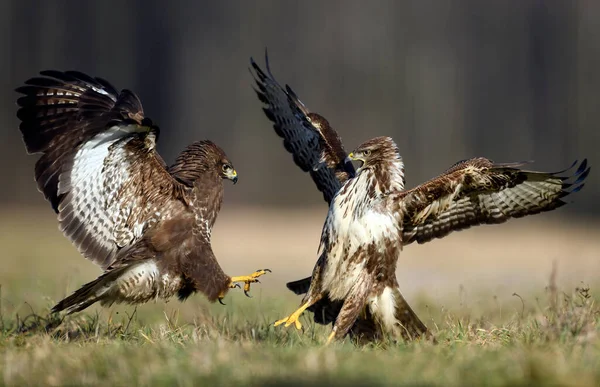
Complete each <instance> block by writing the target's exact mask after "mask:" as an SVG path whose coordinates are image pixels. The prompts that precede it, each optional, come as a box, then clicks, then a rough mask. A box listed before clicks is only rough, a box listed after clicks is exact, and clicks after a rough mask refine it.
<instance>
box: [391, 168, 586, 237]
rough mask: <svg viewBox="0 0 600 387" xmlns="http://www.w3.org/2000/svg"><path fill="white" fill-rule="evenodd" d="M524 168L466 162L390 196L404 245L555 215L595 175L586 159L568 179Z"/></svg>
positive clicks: (557, 173) (555, 173)
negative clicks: (484, 226) (543, 214)
mask: <svg viewBox="0 0 600 387" xmlns="http://www.w3.org/2000/svg"><path fill="white" fill-rule="evenodd" d="M522 164H523V163H512V164H494V163H493V162H492V161H490V160H488V159H485V158H474V159H470V160H465V161H461V162H459V163H457V164H455V165H454V166H453V167H452V168H450V169H449V170H447V171H446V172H445V173H444V174H442V175H440V176H438V177H437V178H435V179H432V180H429V181H428V182H426V183H424V184H422V185H420V186H418V187H416V188H414V189H411V190H408V191H404V192H399V193H396V194H393V195H391V196H390V200H389V202H388V205H389V206H390V209H391V210H392V211H394V212H395V213H396V214H398V218H399V221H400V222H401V223H402V230H403V233H402V238H403V243H404V244H409V243H412V242H414V241H417V242H418V243H425V242H428V241H430V240H432V239H434V238H442V237H444V236H446V235H448V234H449V233H450V232H452V231H457V230H462V229H465V228H468V227H471V226H475V225H479V224H495V223H503V222H505V221H507V220H508V219H510V218H519V217H523V216H526V215H533V214H537V213H540V212H545V211H551V210H554V209H556V208H558V207H561V206H562V205H564V204H566V203H565V202H564V201H563V200H562V198H564V197H565V196H566V195H569V194H571V193H573V192H577V191H579V190H580V189H581V188H582V187H583V181H584V180H585V178H586V177H587V176H588V174H589V172H590V168H588V167H587V160H583V162H582V163H581V164H580V165H579V168H577V170H576V172H575V173H574V174H573V175H571V176H566V177H564V176H559V174H561V173H563V172H565V171H566V170H565V171H561V172H554V173H547V172H536V171H526V170H521V169H519V168H517V167H518V166H520V165H522ZM575 164H576V162H575V163H574V164H573V165H572V166H571V168H572V167H573V166H575ZM569 169H570V168H569ZM569 179H574V181H573V182H572V183H568V180H569Z"/></svg>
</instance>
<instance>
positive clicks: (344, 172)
mask: <svg viewBox="0 0 600 387" xmlns="http://www.w3.org/2000/svg"><path fill="white" fill-rule="evenodd" d="M265 61H266V66H267V72H266V73H265V72H264V71H263V70H262V69H261V68H260V67H259V66H258V65H257V64H256V62H254V60H253V59H252V58H251V59H250V64H251V69H250V73H251V74H252V76H253V77H254V80H255V81H256V85H257V87H258V89H256V88H255V91H256V94H257V96H258V99H259V100H260V101H261V102H263V103H264V104H265V105H267V107H265V108H263V111H264V112H265V115H266V116H267V118H268V119H269V120H271V121H272V122H273V128H274V129H275V132H276V133H277V135H278V136H279V137H281V138H283V145H284V147H285V149H286V150H287V151H288V152H289V153H291V154H292V155H293V158H294V162H295V163H296V165H298V166H299V167H300V168H301V169H302V170H303V171H304V172H308V173H310V175H311V177H312V179H313V181H314V182H315V184H316V186H317V188H318V189H319V191H321V192H322V193H323V198H324V199H325V201H327V203H330V202H331V199H332V198H333V196H334V195H335V194H336V193H337V191H338V190H339V189H340V187H341V186H342V184H343V183H344V182H345V181H346V180H347V179H349V178H352V177H354V175H355V170H354V167H353V165H352V163H350V162H349V161H347V160H346V157H347V154H346V151H345V150H344V147H343V145H342V141H341V139H340V137H339V135H338V134H337V132H336V131H335V130H334V129H333V128H332V127H331V126H330V125H329V123H328V122H327V120H326V119H325V118H323V117H322V116H320V115H318V114H316V113H310V112H309V111H308V109H307V108H306V107H305V106H304V104H303V103H302V102H301V101H300V100H299V99H298V97H297V96H296V93H294V91H293V90H292V89H291V88H290V87H289V86H287V85H286V88H285V89H284V88H283V87H281V86H280V85H279V83H277V81H276V80H275V78H274V77H273V75H272V74H271V69H270V68H269V60H268V56H267V55H266V53H265Z"/></svg>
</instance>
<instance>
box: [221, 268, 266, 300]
mask: <svg viewBox="0 0 600 387" xmlns="http://www.w3.org/2000/svg"><path fill="white" fill-rule="evenodd" d="M270 272H271V270H270V269H262V270H257V271H255V272H254V273H252V274H250V275H241V276H238V277H231V281H229V287H230V288H235V287H239V284H238V283H237V282H243V283H244V294H245V295H246V296H248V297H250V295H249V294H248V292H249V291H250V284H252V283H255V282H260V281H259V280H258V277H260V276H261V275H265V274H267V273H270Z"/></svg>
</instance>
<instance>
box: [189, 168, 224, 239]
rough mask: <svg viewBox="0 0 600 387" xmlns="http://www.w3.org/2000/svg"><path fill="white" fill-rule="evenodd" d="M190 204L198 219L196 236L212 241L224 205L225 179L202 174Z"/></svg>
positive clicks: (196, 183)
mask: <svg viewBox="0 0 600 387" xmlns="http://www.w3.org/2000/svg"><path fill="white" fill-rule="evenodd" d="M190 202H191V203H190V204H191V206H192V209H193V212H194V216H195V219H196V221H195V225H194V230H193V232H194V234H197V235H199V236H201V237H203V238H206V239H208V240H210V237H211V232H212V228H213V226H214V224H215V221H216V220H217V215H218V214H219V210H220V209H221V203H223V179H221V177H220V176H219V175H217V174H216V173H212V172H206V173H204V174H202V175H201V176H200V177H199V178H198V179H196V180H195V181H194V187H193V188H192V194H191V201H190Z"/></svg>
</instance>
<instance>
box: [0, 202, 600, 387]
mask: <svg viewBox="0 0 600 387" xmlns="http://www.w3.org/2000/svg"><path fill="white" fill-rule="evenodd" d="M41 213H44V212H41ZM239 214H240V212H238V213H236V217H232V218H231V220H230V221H228V223H225V222H222V223H221V224H222V225H221V229H220V230H221V231H220V232H219V233H217V234H216V235H217V236H219V235H220V236H221V237H222V238H223V240H222V241H219V240H218V239H217V240H216V242H215V243H214V244H215V249H216V250H217V253H218V254H217V255H218V257H219V259H220V261H221V262H222V264H223V266H224V268H225V269H226V271H227V272H228V273H229V272H231V273H230V274H232V275H238V274H246V273H248V272H252V271H253V270H255V269H257V268H261V267H269V268H272V269H274V272H273V273H272V274H271V273H270V274H269V276H265V277H264V280H263V281H262V283H261V284H256V286H253V288H252V290H251V294H252V295H253V298H251V299H249V298H246V297H245V296H244V295H243V293H242V292H241V291H235V290H234V291H232V292H230V294H228V295H227V297H226V299H225V303H226V304H227V305H226V306H222V305H219V304H218V303H216V304H211V303H208V302H207V301H206V300H205V299H204V298H203V297H202V296H200V295H196V296H193V297H190V299H189V300H187V301H186V302H185V303H180V302H178V301H175V300H173V301H171V302H169V303H167V304H165V303H163V302H158V303H149V304H144V305H141V306H138V307H137V308H135V307H133V306H125V305H118V306H114V307H112V308H109V309H103V308H100V307H98V306H93V307H91V308H89V309H86V310H85V311H84V312H82V313H78V314H74V315H72V316H69V317H67V318H65V319H64V320H63V321H61V320H60V319H56V318H53V317H50V316H48V311H49V310H50V308H51V307H52V306H53V305H54V303H55V302H56V301H58V300H59V299H60V298H61V297H64V296H66V295H68V294H70V293H71V292H72V291H73V290H75V289H76V288H77V287H78V286H80V285H81V284H83V283H85V282H86V281H89V280H91V279H93V278H95V276H96V275H98V274H99V270H98V268H96V267H95V266H94V265H92V264H90V263H89V262H86V261H85V260H84V259H83V258H81V256H79V254H78V253H77V252H76V251H74V249H73V247H72V246H71V245H70V243H69V242H68V241H67V240H65V239H64V238H63V237H62V236H61V235H60V233H59V232H58V231H57V230H56V223H55V219H54V218H53V216H52V214H50V216H47V217H45V218H44V219H45V220H44V221H43V222H40V221H38V219H37V218H35V217H32V216H27V217H25V216H17V215H14V214H13V215H11V218H10V219H11V220H10V221H4V220H6V218H5V219H3V218H1V217H0V244H2V246H3V259H2V267H1V268H0V269H1V270H0V384H4V385H46V384H47V385H65V384H68V385H81V384H99V385H169V386H170V385H184V386H187V385H189V386H198V385H210V386H212V385H257V386H264V385H286V386H296V385H307V384H308V385H413V386H414V385H418V386H424V385H440V386H453V385H454V386H471V385H477V386H479V385H497V386H499V385H523V386H525V385H560V386H593V385H598V384H600V339H599V338H598V333H599V329H598V319H599V315H598V311H599V310H600V309H599V308H598V306H597V305H596V303H595V300H596V299H597V297H598V291H599V290H600V283H599V282H597V281H588V282H592V283H591V284H590V285H591V287H592V288H591V291H590V290H588V288H587V284H586V283H579V280H580V279H582V278H581V277H580V276H579V274H578V273H584V274H586V275H587V277H586V278H587V280H589V279H590V278H595V277H596V274H595V272H594V270H593V269H589V268H590V267H592V268H593V267H594V266H591V265H594V264H595V263H594V262H595V261H594V260H593V259H592V258H593V257H595V256H596V254H597V251H598V242H597V240H596V239H593V238H588V237H587V236H586V238H585V239H584V238H583V237H582V236H581V235H584V233H583V232H581V233H574V234H573V235H572V236H569V238H571V239H570V240H576V239H577V238H581V240H578V243H577V244H576V245H574V246H578V247H577V249H578V250H576V253H577V254H578V255H576V256H562V255H560V256H552V257H551V258H552V259H546V258H545V257H542V256H541V255H537V256H534V255H533V254H532V251H533V250H536V249H538V250H540V251H542V252H543V253H544V254H546V253H547V252H546V251H545V250H543V247H544V246H543V243H542V242H536V243H537V244H536V245H535V248H534V247H531V246H530V247H528V250H524V251H523V252H522V254H521V256H512V257H507V259H508V258H510V259H511V261H510V262H509V263H507V262H503V261H501V260H500V259H498V258H497V257H496V256H494V257H488V256H485V255H484V256H482V252H481V251H482V249H483V247H485V248H486V250H488V249H489V250H490V252H491V253H494V254H500V253H503V254H504V253H506V252H505V251H504V250H499V249H500V247H497V248H496V250H494V249H492V248H489V246H487V245H485V246H474V245H470V244H460V243H457V245H460V246H466V247H465V248H464V249H463V250H460V251H459V254H457V256H458V257H456V256H455V257H453V258H449V257H447V256H445V255H444V256H443V257H442V258H443V259H442V258H439V257H436V256H437V255H443V254H444V248H446V249H447V247H440V250H439V251H438V250H436V251H434V250H429V252H425V253H421V251H423V247H424V248H428V247H427V246H428V245H424V246H423V247H421V246H419V247H417V248H413V250H409V249H407V250H409V253H407V254H406V255H403V257H401V258H402V259H404V261H403V262H406V266H405V265H404V263H403V265H401V266H400V267H401V268H402V269H404V270H408V269H406V268H407V267H408V265H410V264H415V262H418V263H419V264H422V266H413V269H412V270H414V271H413V273H417V274H416V275H415V278H417V279H419V280H420V281H422V282H425V281H427V283H433V282H435V281H432V278H433V279H437V278H454V279H456V283H457V284H460V283H462V282H463V280H464V279H467V277H468V276H469V275H471V276H473V275H474V274H472V273H482V272H485V271H483V270H480V271H475V270H470V271H469V274H465V275H463V276H461V277H458V275H457V273H458V272H460V271H461V270H464V268H469V269H472V268H473V266H474V265H476V264H478V263H481V264H482V265H483V264H485V263H486V262H487V265H488V266H489V271H493V270H499V268H503V269H504V270H507V268H509V269H511V270H512V268H513V266H516V265H518V264H520V266H519V267H520V269H519V270H516V269H515V270H514V273H515V275H519V276H520V277H519V278H520V280H519V281H515V282H514V290H513V282H510V281H505V283H504V284H503V285H504V287H503V288H502V289H503V290H502V292H501V293H498V292H497V291H496V290H493V289H494V286H493V284H486V283H485V279H484V280H481V286H480V287H474V286H473V285H472V283H473V282H471V285H465V286H460V288H459V286H458V285H457V286H456V288H454V291H452V292H447V293H441V294H440V292H439V291H438V292H437V293H436V292H435V291H431V290H429V289H427V288H421V290H420V291H419V292H413V294H411V295H409V296H408V297H407V299H408V300H409V302H410V303H411V304H412V305H413V307H414V309H415V310H416V312H417V313H418V314H419V316H421V318H422V319H423V321H424V322H425V323H426V324H427V326H428V327H429V328H430V329H431V331H432V332H433V334H434V336H435V338H436V340H437V343H435V344H434V343H433V342H431V341H416V342H410V343H404V342H400V343H391V342H386V343H376V344H372V345H367V346H358V345H355V344H354V343H352V342H351V341H350V340H345V341H344V342H341V343H335V344H333V345H331V346H328V347H325V346H324V344H325V340H326V338H327V335H328V333H329V329H330V327H323V326H320V325H315V324H314V323H313V322H312V319H311V317H312V316H311V315H310V314H309V313H307V314H305V315H304V316H303V317H302V323H303V325H304V330H303V331H301V332H298V331H296V330H295V329H294V328H293V327H290V328H288V329H285V328H282V327H277V328H275V327H273V326H272V323H273V322H274V321H276V320H277V319H279V318H281V317H283V316H285V315H287V314H289V313H290V312H292V311H293V310H294V309H295V307H297V305H298V303H299V297H296V296H294V295H293V294H292V293H291V292H288V291H287V290H286V289H285V287H284V285H283V284H284V283H285V281H286V280H290V279H295V278H296V277H298V276H299V275H305V274H307V271H308V270H310V267H311V265H312V260H314V250H316V246H313V245H310V246H308V243H305V242H302V241H309V240H312V239H311V238H313V239H315V240H318V233H319V229H318V224H317V227H316V228H315V225H314V224H307V225H306V227H305V228H306V230H308V231H306V232H307V235H304V234H303V235H298V234H289V233H287V232H282V231H281V230H285V229H284V227H283V226H284V225H285V224H287V222H288V221H289V219H285V222H284V221H281V222H279V221H276V220H273V219H270V223H269V224H271V226H269V227H271V228H270V229H269V230H268V232H267V231H265V230H252V229H251V228H250V227H249V226H248V224H247V223H242V220H243V219H244V218H239V219H238V216H239ZM281 216H283V215H281ZM305 218H306V215H305V214H301V215H298V216H297V217H295V218H294V219H296V220H297V221H296V220H295V221H294V222H292V223H293V224H294V225H295V227H299V228H301V229H304V226H302V227H300V226H299V225H298V223H299V222H300V220H302V219H305ZM298 219H299V220H298ZM278 222H279V223H278ZM319 222H320V220H319ZM319 222H317V223H319ZM236 227H237V229H236ZM277 229H280V232H279V233H278V234H277V233H276V230H277ZM313 229H315V230H314V235H312V234H310V233H313ZM505 229H507V230H509V231H510V230H511V228H509V227H506V228H505ZM236 230H237V231H236ZM548 230H550V231H551V230H552V227H550V228H548ZM251 232H253V233H254V234H250V233H251ZM544 232H545V231H544ZM541 233H543V232H541ZM308 234H310V235H308ZM232 235H235V236H236V238H237V240H238V244H237V245H236V246H229V245H228V244H227V243H226V241H227V240H228V238H230V237H231V236H232ZM462 235H467V234H462ZM479 235H484V234H483V233H481V234H479ZM506 235H509V236H508V237H507V236H505V234H502V235H501V234H499V236H498V237H497V238H498V240H500V241H501V243H500V242H499V243H498V245H495V246H501V245H502V243H504V244H505V243H506V240H515V238H517V236H515V234H506ZM532 235H533V234H532ZM461 237H462V236H461ZM243 238H245V239H243ZM285 238H287V239H285ZM536 238H537V237H536ZM557 238H558V237H557V236H556V235H554V236H552V237H548V239H547V240H548V241H549V242H548V244H549V245H550V247H549V249H554V248H556V247H557V246H558V247H560V248H563V249H564V251H566V250H568V249H567V248H566V247H561V246H562V244H563V241H558V242H557V241H556V239H557ZM565 238H566V237H565ZM296 240H300V241H301V242H297V241H296ZM530 240H534V238H533V237H532V238H531V239H530ZM539 240H540V241H543V240H542V239H541V238H540V239H539ZM544 240H546V239H544ZM251 241H254V243H255V244H254V245H252V244H250V242H251ZM257 241H260V242H261V243H264V245H262V246H261V245H259V244H258V242H257ZM295 241H296V242H295ZM450 241H451V242H452V239H450ZM489 241H491V242H490V243H492V242H493V241H494V239H492V238H491V237H490V239H489ZM475 242H477V238H475ZM559 242H560V243H559ZM453 243H454V242H453ZM531 243H532V244H533V242H531ZM552 243H555V244H556V245H552ZM305 245H307V246H305ZM248 246H249V247H248ZM432 246H441V244H437V245H435V244H433V245H432ZM528 246H529V245H528ZM411 248H412V247H411ZM240 251H241V252H242V253H243V254H242V255H240ZM498 251H500V253H498ZM594 252H595V253H594ZM455 253H456V252H455ZM267 254H268V255H267ZM411 254H412V255H411ZM419 254H423V255H422V256H419ZM514 254H515V253H514V252H513V255H514ZM561 254H563V252H562V250H561ZM301 257H303V258H304V259H306V260H307V261H308V262H309V264H308V265H305V266H302V262H301V261H300V258H301ZM460 257H462V259H463V261H454V262H450V261H451V259H455V260H456V259H458V258H460ZM425 258H427V260H426V259H425ZM554 259H556V260H557V261H559V265H558V272H559V274H562V273H564V272H561V270H562V269H563V268H565V270H570V272H569V276H568V278H567V279H566V280H564V277H561V276H560V275H559V276H558V279H557V278H556V277H557V276H556V275H552V276H550V277H549V274H550V271H551V267H550V266H551V265H547V264H546V262H549V261H550V262H551V261H552V260H554ZM560 262H562V265H561V264H560ZM564 262H569V263H570V264H569V265H566V264H565V263H564ZM574 262H579V263H578V264H575V263H574ZM586 262H591V263H590V264H589V265H590V266H586V265H588V264H587V263H586ZM502 265H503V266H502ZM528 265H529V266H532V267H534V270H531V271H527V269H528ZM285 270H288V271H287V272H285ZM507 272H509V273H510V275H513V271H510V270H509V271H507ZM540 272H542V273H543V276H544V277H543V278H544V279H543V281H542V282H540V281H539V280H534V279H532V278H533V274H531V273H536V274H539V273H540ZM431 273H433V274H435V276H436V277H426V276H427V275H428V274H431ZM420 276H423V277H422V278H421V277H420ZM565 277H566V276H565ZM501 278H506V277H500V276H499V277H498V279H497V280H496V281H498V282H500V281H501ZM523 278H525V279H526V280H527V281H529V282H527V284H528V285H531V288H532V290H527V291H525V290H524V289H526V288H524V287H523V286H522V282H523V281H522V279H523ZM561 278H563V280H560V279H561ZM559 280H560V281H559ZM566 283H569V284H568V285H567V284H566ZM573 283H575V284H578V283H579V285H578V286H577V285H575V286H577V288H576V287H575V286H572V284H573ZM545 284H548V286H546V287H545ZM486 285H489V286H486ZM401 289H402V290H403V291H404V289H407V290H410V286H409V285H408V284H406V283H405V282H401ZM513 292H515V294H514V295H513V296H512V297H511V296H510V295H511V294H512V293H513ZM517 293H518V294H517Z"/></svg>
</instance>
